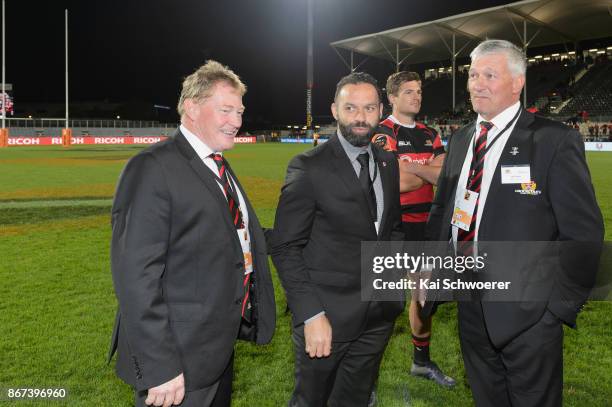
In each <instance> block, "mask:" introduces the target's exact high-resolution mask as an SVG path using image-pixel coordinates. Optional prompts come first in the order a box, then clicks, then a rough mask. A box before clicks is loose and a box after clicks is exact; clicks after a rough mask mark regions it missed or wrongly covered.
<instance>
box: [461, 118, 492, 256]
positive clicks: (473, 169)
mask: <svg viewBox="0 0 612 407" xmlns="http://www.w3.org/2000/svg"><path fill="white" fill-rule="evenodd" d="M492 127H493V123H490V122H485V121H482V122H480V132H479V133H478V136H476V140H475V142H474V153H473V155H472V163H471V165H470V172H469V176H468V182H467V189H469V190H470V191H473V192H478V193H479V194H480V185H481V184H482V176H483V173H484V162H485V153H486V152H487V135H488V133H489V130H491V128H492ZM479 201H480V195H479V196H478V199H476V205H475V206H474V214H473V216H472V222H471V223H470V230H463V229H459V231H458V232H457V241H458V242H462V243H459V244H458V251H460V252H463V253H468V252H471V246H472V245H471V243H470V242H473V241H474V237H475V236H476V218H477V214H478V202H479Z"/></svg>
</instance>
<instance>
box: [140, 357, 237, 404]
mask: <svg viewBox="0 0 612 407" xmlns="http://www.w3.org/2000/svg"><path fill="white" fill-rule="evenodd" d="M233 379H234V355H233V354H232V357H231V358H230V361H229V363H228V364H227V367H226V368H225V370H224V371H223V374H222V375H221V377H220V378H219V380H218V381H216V382H215V383H213V384H211V385H210V386H207V387H205V388H203V389H198V390H194V391H189V392H186V393H185V398H183V402H182V403H181V404H179V406H180V407H229V406H230V405H231V402H232V380H233ZM146 399H147V391H146V390H145V391H141V392H136V396H135V401H136V407H145V406H146V404H145V400H146Z"/></svg>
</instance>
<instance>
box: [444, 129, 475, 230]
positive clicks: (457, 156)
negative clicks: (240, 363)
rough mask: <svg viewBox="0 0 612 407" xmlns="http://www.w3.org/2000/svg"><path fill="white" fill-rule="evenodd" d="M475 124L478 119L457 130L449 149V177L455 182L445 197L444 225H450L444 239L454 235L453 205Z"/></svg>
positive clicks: (447, 157) (447, 156)
mask: <svg viewBox="0 0 612 407" xmlns="http://www.w3.org/2000/svg"><path fill="white" fill-rule="evenodd" d="M475 125H476V121H474V122H472V123H470V124H469V125H467V126H465V127H463V128H462V129H461V130H459V131H457V132H456V133H455V134H453V135H452V136H451V137H452V146H453V150H452V151H450V150H449V151H447V155H446V160H451V161H448V164H447V165H449V166H450V167H449V170H448V176H449V179H451V180H454V182H452V184H451V185H452V187H451V188H452V189H451V190H450V191H448V194H447V195H446V197H445V202H446V205H447V206H448V208H447V210H446V211H445V212H444V218H443V223H442V225H448V228H447V233H445V234H444V235H443V238H444V239H448V238H450V237H451V235H452V227H451V217H452V215H453V207H454V205H455V195H456V194H457V188H458V187H459V185H458V182H459V176H460V175H461V169H462V168H463V163H464V162H465V156H466V155H467V151H468V148H469V147H470V145H471V144H470V141H472V135H473V134H474V126H475ZM464 186H465V185H464Z"/></svg>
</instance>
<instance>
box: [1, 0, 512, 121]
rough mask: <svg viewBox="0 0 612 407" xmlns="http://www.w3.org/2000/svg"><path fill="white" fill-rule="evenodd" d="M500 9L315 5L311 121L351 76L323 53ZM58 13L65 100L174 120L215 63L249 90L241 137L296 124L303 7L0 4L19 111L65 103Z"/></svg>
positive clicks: (194, 2)
mask: <svg viewBox="0 0 612 407" xmlns="http://www.w3.org/2000/svg"><path fill="white" fill-rule="evenodd" d="M505 3H509V1H500V0H489V1H485V0H426V1H412V0H378V1H375V0H314V24H315V38H314V90H313V115H314V116H315V119H316V118H317V117H321V116H328V115H330V113H329V105H330V103H331V101H332V98H333V91H334V87H335V84H336V82H337V81H338V79H339V78H340V77H342V76H343V75H346V74H347V73H348V69H347V68H346V66H345V65H344V64H343V63H342V61H341V60H340V58H339V57H338V56H337V55H336V53H335V52H334V51H333V49H332V48H331V47H330V46H329V43H330V42H333V41H337V40H341V39H346V38H349V37H354V36H358V35H364V34H369V33H373V32H377V31H382V30H387V29H391V28H396V27H400V26H404V25H410V24H414V23H418V22H423V21H429V20H433V19H438V18H442V17H446V16H450V15H454V14H459V13H464V12H467V11H472V10H477V9H480V8H485V7H493V6H497V5H500V4H505ZM66 8H68V10H69V13H70V15H69V18H70V25H69V30H70V34H69V40H70V99H71V101H101V102H103V101H104V102H111V103H113V102H114V103H117V102H143V103H150V104H151V105H153V104H162V105H168V106H171V107H172V108H173V109H174V106H175V105H176V101H177V99H178V95H179V93H180V85H181V81H182V79H183V78H184V77H185V76H186V75H188V74H190V73H191V72H193V71H194V70H195V68H196V67H198V66H200V65H201V64H203V63H204V61H205V60H206V59H215V60H218V61H220V62H222V63H223V64H226V65H229V66H230V67H231V68H232V69H233V70H234V71H235V72H236V73H237V74H238V75H240V76H241V78H242V79H243V81H244V82H245V83H246V84H247V86H248V92H247V94H246V95H245V99H244V103H245V106H246V108H247V110H246V113H245V114H246V126H247V127H248V126H249V125H250V126H254V127H262V126H265V125H266V124H276V125H285V124H298V123H299V124H303V123H304V122H305V88H306V44H307V32H306V30H307V27H306V18H307V1H306V0H147V1H145V0H140V1H134V0H123V1H119V0H104V1H101V0H96V1H94V0H73V1H64V0H48V1H43V0H6V12H7V17H6V21H7V27H6V33H7V50H6V56H7V82H9V83H12V84H13V86H14V91H13V95H14V97H15V99H16V104H18V103H19V102H20V101H23V102H62V101H63V100H64V9H66ZM370 61H371V62H370ZM370 61H368V62H367V63H366V64H365V65H364V66H363V70H365V71H372V72H375V75H376V76H377V78H378V79H379V81H384V79H385V77H386V75H388V74H389V73H391V72H393V69H394V68H393V65H392V64H391V63H389V62H382V61H375V60H370ZM122 114H123V116H122V118H126V119H127V118H129V119H140V118H139V117H130V112H123V113H122ZM171 119H172V120H176V121H178V115H176V114H174V115H173V116H172V117H171ZM321 120H323V119H321ZM243 129H244V130H247V129H245V128H244V126H243Z"/></svg>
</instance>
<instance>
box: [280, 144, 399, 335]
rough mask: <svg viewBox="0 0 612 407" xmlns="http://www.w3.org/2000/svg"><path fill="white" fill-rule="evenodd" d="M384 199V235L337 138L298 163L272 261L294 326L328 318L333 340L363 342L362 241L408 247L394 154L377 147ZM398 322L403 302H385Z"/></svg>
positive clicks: (292, 168)
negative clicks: (398, 242) (360, 339)
mask: <svg viewBox="0 0 612 407" xmlns="http://www.w3.org/2000/svg"><path fill="white" fill-rule="evenodd" d="M372 149H373V156H374V157H375V159H376V161H377V165H378V174H379V176H380V179H381V182H382V187H383V193H384V204H385V207H384V211H383V214H382V218H381V225H380V228H379V233H378V235H377V234H376V229H375V227H374V224H373V223H372V221H371V215H370V212H369V209H368V204H367V201H366V197H365V194H364V193H363V192H362V189H361V187H360V185H359V180H358V177H357V175H356V174H355V170H354V169H353V166H352V165H351V163H350V161H349V158H348V156H347V155H346V153H345V151H344V149H343V148H342V145H341V144H340V141H339V139H338V136H333V137H332V138H330V139H329V141H327V142H326V143H325V144H322V145H320V146H318V147H316V148H314V149H312V150H310V151H307V152H305V153H303V154H300V155H298V156H296V157H294V158H293V159H292V160H291V162H290V163H289V166H288V169H287V177H286V180H285V185H284V186H283V189H282V193H281V197H280V200H279V203H278V207H277V210H276V219H275V223H274V234H273V237H272V241H273V244H272V250H271V253H272V260H273V261H274V264H275V266H276V268H277V270H278V273H279V276H280V278H281V282H282V283H283V287H284V288H285V292H286V294H287V302H288V305H289V308H290V309H291V311H292V313H293V322H294V325H295V326H298V325H300V324H302V323H303V322H304V321H305V320H307V319H308V318H310V317H312V316H314V315H316V314H318V313H319V312H321V311H325V313H326V316H327V318H329V320H330V323H331V326H332V329H333V340H334V341H348V340H352V339H354V338H356V337H358V336H359V335H360V333H361V332H362V331H363V329H364V325H365V323H366V313H367V309H368V304H369V302H367V301H362V300H361V295H360V289H361V263H360V251H361V242H362V241H376V240H381V241H385V240H402V239H403V234H402V233H401V219H400V206H399V204H400V201H399V182H398V180H399V173H398V164H397V159H396V158H395V157H394V156H393V154H391V153H389V152H386V151H384V150H382V149H380V148H378V147H376V146H372ZM382 304H383V307H384V309H385V310H386V311H385V312H386V316H385V317H386V318H388V319H389V320H394V319H395V318H396V317H397V315H398V314H399V313H400V312H401V311H402V309H403V302H401V301H397V302H383V303H382Z"/></svg>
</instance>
